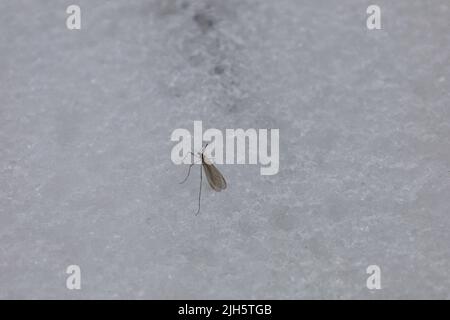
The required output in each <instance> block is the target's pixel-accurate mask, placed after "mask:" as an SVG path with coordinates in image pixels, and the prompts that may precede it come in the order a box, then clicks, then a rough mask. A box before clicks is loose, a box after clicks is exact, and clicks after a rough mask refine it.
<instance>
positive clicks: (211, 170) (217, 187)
mask: <svg viewBox="0 0 450 320" xmlns="http://www.w3.org/2000/svg"><path fill="white" fill-rule="evenodd" d="M207 146H208V144H207V145H206V146H205V147H204V148H203V150H202V152H199V155H198V156H199V157H200V159H201V167H200V188H199V192H198V209H197V212H196V213H195V214H196V215H197V214H199V213H200V203H201V196H202V182H203V170H204V171H205V175H206V179H207V180H208V183H209V185H210V186H211V188H212V189H213V190H214V191H217V192H220V191H222V190H224V189H226V188H227V182H226V181H225V178H224V177H223V175H222V174H221V173H220V171H219V170H218V169H217V168H216V166H214V164H213V163H212V162H211V161H210V160H209V159H208V157H206V155H205V149H206V147H207ZM191 154H192V155H194V156H195V154H193V153H192V152H191ZM194 164H195V163H193V164H191V165H189V170H188V174H187V176H186V178H184V180H183V181H181V182H180V183H184V182H186V180H187V178H188V177H189V174H190V172H191V168H192V166H193V165H194ZM202 168H203V170H202Z"/></svg>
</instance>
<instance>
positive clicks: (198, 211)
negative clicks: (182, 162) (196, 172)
mask: <svg viewBox="0 0 450 320" xmlns="http://www.w3.org/2000/svg"><path fill="white" fill-rule="evenodd" d="M202 180H203V166H200V189H199V191H198V210H197V212H196V213H195V215H198V214H199V213H200V201H201V198H202Z"/></svg>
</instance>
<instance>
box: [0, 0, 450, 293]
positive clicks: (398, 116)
mask: <svg viewBox="0 0 450 320" xmlns="http://www.w3.org/2000/svg"><path fill="white" fill-rule="evenodd" d="M372 2H373V1H366V0H362V1H361V0H341V1H332V0H319V1H313V0H308V1H307V0H278V1H269V0H266V1H263V0H260V1H256V0H254V1H253V0H211V1H206V0H201V1H178V0H171V1H170V0H151V1H150V0H149V1H144V0H130V1H106V0H89V1H88V0H73V1H72V0H71V1H44V0H33V1H31V0H28V1H26V0H15V1H7V0H1V1H0V12H1V14H0V298H3V299H23V298H31V299H40V298H41V299H50V298H59V299H82V298H85V299H96V298H104V299H115V298H124V299H137V298H139V299H143V298H158V299H200V298H202V299H213V298H226V299H243V298H249V299H253V298H260V299H266V298H274V299H303V298H312V299H323V298H331V299H349V298H350V299H355V298H357V299H360V298H369V299H382V298H389V299H393V298H447V299H448V298H450V278H449V276H450V271H449V270H450V246H449V244H450V233H449V230H450V216H449V214H450V172H449V170H450V165H449V164H450V145H449V135H450V90H449V88H450V32H449V31H450V30H449V27H450V3H449V1H448V0H434V1H432V2H427V1H423V0H397V1H387V0H377V1H376V4H378V5H379V6H380V7H381V13H382V30H373V31H371V30H368V29H367V27H366V18H367V14H366V8H367V7H368V6H369V5H370V4H373V3H372ZM70 4H78V5H79V6H80V7H81V18H82V26H81V30H79V31H71V30H68V29H67V28H66V25H65V22H66V18H67V16H68V15H67V14H66V12H65V10H66V8H67V6H69V5H70ZM194 120H202V121H203V125H204V127H205V128H218V129H225V128H244V129H246V128H267V129H270V128H279V129H280V172H279V173H278V174H277V175H275V176H261V175H260V173H259V166H255V165H221V166H219V169H220V170H221V171H222V172H223V174H224V176H225V177H226V179H227V181H228V189H227V190H226V191H225V192H221V193H215V192H214V191H212V190H211V189H210V188H209V187H207V185H206V183H205V185H204V187H205V188H204V193H203V199H202V212H201V214H200V215H198V216H195V215H194V212H195V210H196V205H197V202H196V197H197V192H198V176H199V171H198V170H199V168H198V167H195V168H193V169H194V170H193V172H192V175H191V177H190V178H189V181H188V183H186V184H183V185H180V184H178V182H179V181H181V180H182V179H183V178H184V176H185V174H186V170H187V166H176V165H174V164H173V163H172V161H171V159H170V152H171V148H172V147H173V146H174V144H175V143H173V142H171V141H170V135H171V133H172V131H173V130H174V129H176V128H187V129H189V130H192V129H193V121H194ZM71 264H77V265H79V266H80V267H81V276H82V280H81V281H82V282H81V285H82V288H81V290H68V289H67V288H66V278H67V276H68V275H67V274H66V273H65V271H66V268H67V266H68V265H71ZM371 264H376V265H378V266H380V268H381V274H382V277H381V284H382V289H381V290H373V291H371V290H368V289H367V287H366V279H367V277H368V276H369V275H368V274H366V268H367V266H369V265H371Z"/></svg>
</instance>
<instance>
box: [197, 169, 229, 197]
mask: <svg viewBox="0 0 450 320" xmlns="http://www.w3.org/2000/svg"><path fill="white" fill-rule="evenodd" d="M202 167H203V169H204V170H205V175H206V178H207V179H208V182H209V185H210V186H211V188H213V189H214V190H215V191H221V190H224V189H226V187H227V182H226V181H225V178H224V177H223V176H222V174H221V173H220V171H219V170H218V169H217V168H216V167H215V166H214V165H213V164H212V163H210V164H208V163H206V162H203V165H202Z"/></svg>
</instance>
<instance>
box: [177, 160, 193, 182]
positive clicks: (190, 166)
mask: <svg viewBox="0 0 450 320" xmlns="http://www.w3.org/2000/svg"><path fill="white" fill-rule="evenodd" d="M194 164H195V163H192V164H190V165H189V170H188V173H187V176H186V178H184V180H183V181H181V182H180V184H182V183H185V182H186V180H187V178H189V175H190V174H191V168H192V166H193V165H194Z"/></svg>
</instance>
